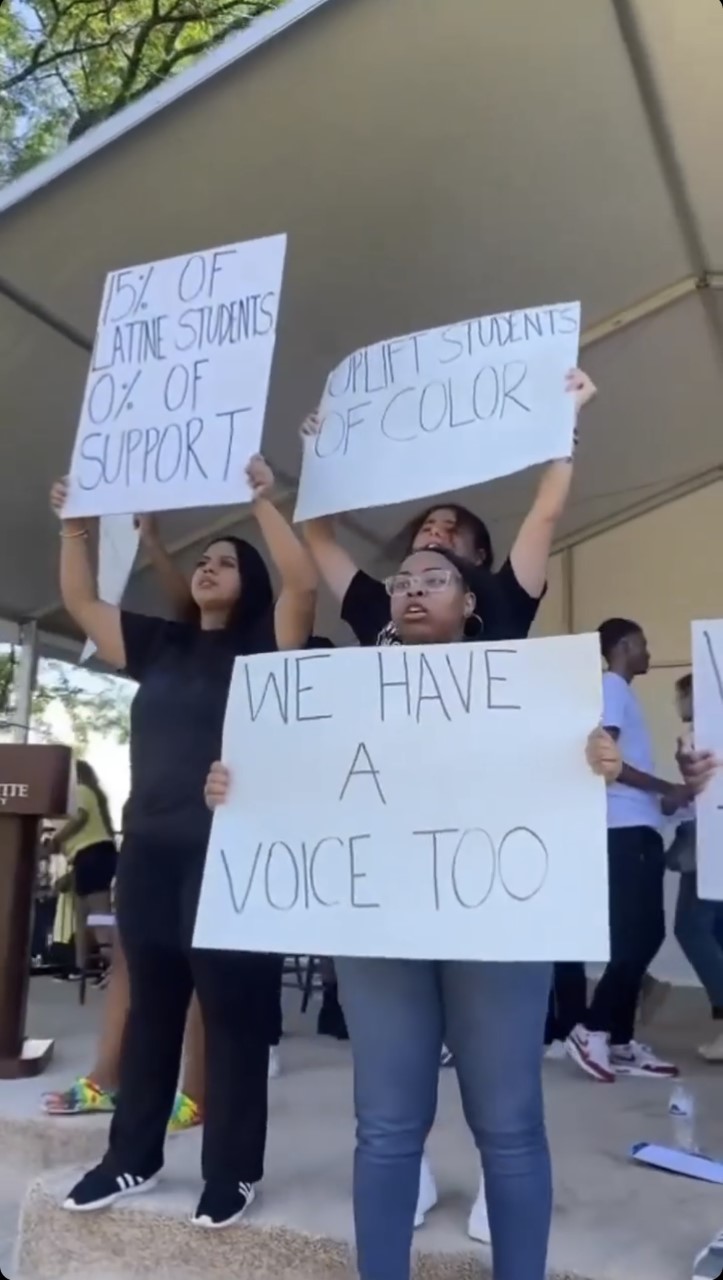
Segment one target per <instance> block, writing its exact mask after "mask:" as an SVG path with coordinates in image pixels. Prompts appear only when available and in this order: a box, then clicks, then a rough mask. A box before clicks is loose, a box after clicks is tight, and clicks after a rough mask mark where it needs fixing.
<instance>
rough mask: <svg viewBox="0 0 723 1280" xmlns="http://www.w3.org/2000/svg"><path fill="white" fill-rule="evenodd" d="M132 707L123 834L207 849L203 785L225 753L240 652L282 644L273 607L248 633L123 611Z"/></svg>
mask: <svg viewBox="0 0 723 1280" xmlns="http://www.w3.org/2000/svg"><path fill="white" fill-rule="evenodd" d="M121 622H122V628H123V644H124V646H125V653H126V672H127V673H128V675H129V676H131V677H132V678H133V679H134V680H137V681H138V684H139V686H140V687H139V689H138V692H137V693H136V696H135V698H134V700H133V705H132V707H131V735H130V757H131V794H130V797H129V801H128V807H127V812H126V815H125V819H126V820H125V833H126V834H127V835H129V836H131V837H136V838H139V837H140V838H142V839H144V840H152V841H154V842H156V841H157V842H159V843H161V844H164V845H170V844H172V845H174V846H175V847H176V848H177V849H178V851H179V852H183V851H184V850H194V851H196V850H198V851H199V852H203V851H205V846H206V843H207V840H208V833H209V829H210V814H209V812H208V809H207V808H206V805H205V802H204V798H203V789H204V783H205V781H206V777H207V775H208V770H209V766H210V765H211V764H212V763H213V761H214V760H218V759H219V757H220V754H221V742H222V736H223V722H224V716H225V713H226V702H227V699H228V690H229V684H230V681H231V673H232V671H233V664H234V659H235V658H236V656H237V655H239V654H252V653H273V652H274V651H275V650H276V647H277V646H276V635H275V630H274V613H273V609H271V610H269V611H268V613H266V614H265V615H264V616H263V617H262V618H260V619H259V620H258V621H257V622H256V623H255V624H254V625H252V626H251V627H249V628H248V630H247V631H245V632H244V633H243V634H242V635H240V636H238V635H232V634H230V633H229V632H227V631H201V630H200V628H199V627H198V626H194V625H193V624H189V623H182V622H166V621H164V620H163V619H162V618H148V617H145V616H143V615H142V614H138V613H128V612H126V611H125V610H123V611H122V612H121Z"/></svg>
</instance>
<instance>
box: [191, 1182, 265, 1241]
mask: <svg viewBox="0 0 723 1280" xmlns="http://www.w3.org/2000/svg"><path fill="white" fill-rule="evenodd" d="M255 1199H256V1191H255V1190H254V1187H253V1185H252V1183H250V1182H220V1183H216V1182H207V1183H206V1186H205V1187H204V1189H203V1195H202V1196H201V1199H200V1200H199V1202H198V1208H197V1209H196V1212H195V1213H194V1215H193V1217H192V1218H191V1222H192V1223H193V1225H194V1226H195V1227H205V1228H206V1229H207V1230H210V1231H219V1230H220V1229H221V1228H222V1227H232V1226H233V1224H234V1222H240V1221H241V1219H242V1218H243V1216H244V1214H245V1213H246V1210H247V1209H250V1208H251V1205H252V1204H253V1202H254V1200H255Z"/></svg>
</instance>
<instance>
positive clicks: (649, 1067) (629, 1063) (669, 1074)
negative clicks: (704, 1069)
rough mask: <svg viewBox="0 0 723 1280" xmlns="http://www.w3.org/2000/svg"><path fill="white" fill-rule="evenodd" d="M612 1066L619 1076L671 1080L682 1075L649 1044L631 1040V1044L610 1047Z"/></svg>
mask: <svg viewBox="0 0 723 1280" xmlns="http://www.w3.org/2000/svg"><path fill="white" fill-rule="evenodd" d="M610 1065H611V1067H612V1069H613V1071H614V1072H615V1074H616V1075H618V1076H653V1077H657V1078H658V1079H661V1080H671V1079H674V1078H675V1077H676V1076H678V1075H680V1072H679V1071H678V1068H677V1067H676V1066H674V1065H673V1063H672V1062H666V1061H665V1060H664V1059H663V1058H659V1057H657V1055H656V1054H654V1053H653V1051H652V1049H651V1048H650V1047H649V1045H647V1044H639V1043H638V1041H637V1040H631V1041H630V1044H613V1045H611V1046H610Z"/></svg>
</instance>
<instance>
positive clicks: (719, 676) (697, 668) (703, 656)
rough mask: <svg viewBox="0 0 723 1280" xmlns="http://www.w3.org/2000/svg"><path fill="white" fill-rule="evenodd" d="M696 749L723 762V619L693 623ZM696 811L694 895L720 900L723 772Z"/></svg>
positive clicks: (715, 777)
mask: <svg viewBox="0 0 723 1280" xmlns="http://www.w3.org/2000/svg"><path fill="white" fill-rule="evenodd" d="M692 638H693V698H694V708H693V711H694V733H695V745H696V747H699V748H700V749H701V750H708V751H713V752H714V753H715V755H716V756H717V758H718V759H719V760H723V620H721V619H718V620H714V621H711V622H694V623H693V626H692ZM695 808H696V863H697V873H698V882H697V883H698V896H699V897H700V898H704V899H711V900H712V901H714V902H721V901H723V857H722V856H721V851H722V850H723V772H721V770H716V772H715V773H714V775H713V778H712V779H711V781H710V783H709V784H708V786H707V787H706V789H705V791H704V792H703V793H702V795H700V796H699V797H698V799H697V800H696V803H695Z"/></svg>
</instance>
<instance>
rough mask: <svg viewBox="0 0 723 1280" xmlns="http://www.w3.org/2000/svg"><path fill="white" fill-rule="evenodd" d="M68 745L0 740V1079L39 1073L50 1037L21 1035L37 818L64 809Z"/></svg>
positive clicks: (61, 813)
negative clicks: (46, 1038)
mask: <svg viewBox="0 0 723 1280" xmlns="http://www.w3.org/2000/svg"><path fill="white" fill-rule="evenodd" d="M70 770H71V751H70V748H69V747H55V746H40V745H38V746H35V745H32V746H31V745H22V744H19V743H12V744H10V743H8V744H5V743H0V1080H16V1079H18V1078H20V1077H23V1076H24V1077H27V1076H37V1075H40V1073H41V1072H42V1071H44V1070H45V1068H46V1066H47V1065H48V1063H49V1062H50V1059H51V1058H52V1056H53V1041H52V1040H38V1041H31V1040H26V1039H25V1015H26V1012H27V1004H28V984H29V981H30V943H31V929H32V915H33V896H34V890H35V871H36V863H37V852H38V845H39V837H40V821H41V819H42V818H55V817H61V816H64V815H65V814H67V811H68V797H69V793H70V777H71V773H70Z"/></svg>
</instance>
